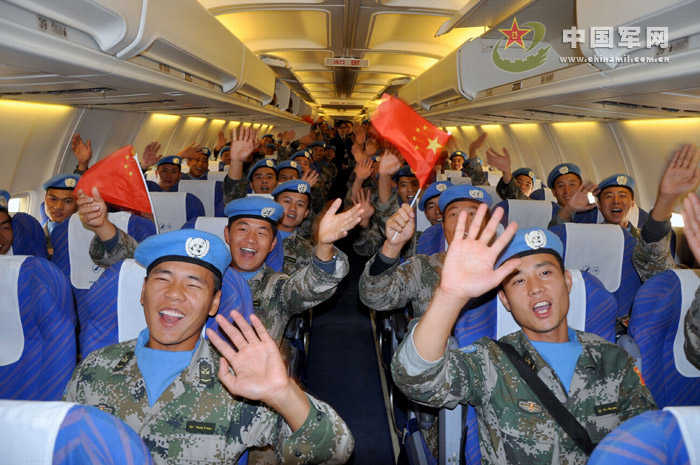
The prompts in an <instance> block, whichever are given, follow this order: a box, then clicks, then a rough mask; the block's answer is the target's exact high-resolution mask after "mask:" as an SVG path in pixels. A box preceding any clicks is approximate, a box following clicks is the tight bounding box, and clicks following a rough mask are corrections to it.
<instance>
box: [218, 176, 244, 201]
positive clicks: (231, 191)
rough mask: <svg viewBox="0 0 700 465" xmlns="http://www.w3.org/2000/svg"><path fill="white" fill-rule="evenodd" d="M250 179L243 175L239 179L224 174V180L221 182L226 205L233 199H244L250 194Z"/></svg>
mask: <svg viewBox="0 0 700 465" xmlns="http://www.w3.org/2000/svg"><path fill="white" fill-rule="evenodd" d="M248 184H249V182H248V179H247V178H246V177H245V175H243V177H242V178H241V179H239V180H237V181H235V180H233V179H231V178H230V177H228V175H226V176H224V181H223V182H222V183H221V189H222V191H223V199H224V205H228V203H229V202H230V201H231V200H236V199H242V198H244V197H246V196H247V195H248Z"/></svg>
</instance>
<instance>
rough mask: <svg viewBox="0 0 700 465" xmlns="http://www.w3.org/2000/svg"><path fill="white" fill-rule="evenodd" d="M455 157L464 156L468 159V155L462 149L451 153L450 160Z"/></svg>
mask: <svg viewBox="0 0 700 465" xmlns="http://www.w3.org/2000/svg"><path fill="white" fill-rule="evenodd" d="M454 157H462V158H464V159H465V160H466V159H467V155H466V154H465V153H464V152H462V151H461V150H457V151H456V152H452V153H451V154H450V160H452V159H453V158H454Z"/></svg>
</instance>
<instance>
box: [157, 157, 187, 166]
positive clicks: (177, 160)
mask: <svg viewBox="0 0 700 465" xmlns="http://www.w3.org/2000/svg"><path fill="white" fill-rule="evenodd" d="M166 163H167V164H170V165H177V166H180V165H181V164H182V158H180V157H179V156H177V155H170V156H167V157H163V158H161V159H160V160H158V161H157V162H156V166H160V165H165V164H166Z"/></svg>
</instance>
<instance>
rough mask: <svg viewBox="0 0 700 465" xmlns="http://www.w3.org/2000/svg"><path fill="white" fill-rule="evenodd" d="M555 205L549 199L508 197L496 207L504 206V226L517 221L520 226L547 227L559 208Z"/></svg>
mask: <svg viewBox="0 0 700 465" xmlns="http://www.w3.org/2000/svg"><path fill="white" fill-rule="evenodd" d="M555 205H556V204H555V203H553V202H549V201H547V200H513V199H506V200H502V201H500V202H498V203H497V204H496V207H501V208H503V218H501V224H502V225H503V227H504V228H505V227H506V226H508V223H510V222H512V221H516V222H517V223H518V227H519V228H536V227H538V228H545V229H546V228H547V226H549V222H550V221H551V220H552V217H553V216H554V215H555V214H556V211H557V210H558V209H556V210H555V208H554V207H555Z"/></svg>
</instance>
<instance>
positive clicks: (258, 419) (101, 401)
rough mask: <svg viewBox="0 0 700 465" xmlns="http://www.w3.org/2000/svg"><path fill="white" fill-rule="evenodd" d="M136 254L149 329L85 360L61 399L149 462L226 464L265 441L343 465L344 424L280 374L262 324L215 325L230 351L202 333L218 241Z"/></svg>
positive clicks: (348, 441)
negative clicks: (90, 408)
mask: <svg viewBox="0 0 700 465" xmlns="http://www.w3.org/2000/svg"><path fill="white" fill-rule="evenodd" d="M135 257H136V260H137V261H138V262H139V263H140V264H142V265H143V266H144V267H146V268H147V276H146V279H145V281H144V286H143V291H142V297H141V299H142V303H143V305H144V312H145V316H146V322H147V325H148V328H147V329H145V330H143V332H142V333H141V334H140V335H139V338H138V339H137V340H132V341H128V342H123V343H119V344H115V345H112V346H108V347H105V348H104V349H100V350H97V351H94V352H92V353H91V354H90V355H89V356H88V357H86V359H85V360H83V361H82V362H81V364H80V365H79V366H78V367H77V368H76V370H75V372H74V373H73V377H72V379H71V381H70V383H69V385H68V388H67V391H66V395H65V400H67V401H70V402H78V403H81V404H85V405H94V406H97V407H99V408H100V409H101V410H103V411H107V412H109V413H111V414H113V415H115V416H117V417H119V418H121V419H122V420H124V421H125V422H126V423H127V424H128V425H129V426H130V427H131V428H133V429H134V430H135V431H136V432H137V433H138V434H139V436H141V438H142V439H143V440H144V442H145V444H146V445H147V447H148V448H149V450H150V452H151V455H152V456H153V459H154V462H155V463H156V464H177V463H193V462H195V461H196V462H197V463H235V462H236V461H237V460H238V458H239V457H240V456H241V454H242V453H243V452H244V451H245V450H246V449H248V448H251V447H252V448H255V447H262V446H265V445H268V444H269V445H272V446H274V448H275V451H276V455H277V459H278V461H282V462H284V463H309V462H314V463H319V462H326V463H344V462H345V461H346V460H347V459H348V458H349V456H350V454H351V453H352V449H353V439H352V436H351V434H350V432H349V430H348V427H347V425H346V424H345V423H344V422H343V421H342V419H341V418H340V417H339V416H338V414H337V413H336V412H335V411H333V409H331V408H330V407H329V406H328V405H327V404H325V403H323V402H321V401H318V400H316V399H314V398H313V397H311V396H308V395H306V394H304V393H303V392H302V391H301V390H300V389H299V387H298V386H297V385H296V383H294V382H293V381H292V380H291V379H289V378H288V377H287V376H286V374H285V371H284V365H283V363H282V359H281V358H280V356H279V353H278V352H277V351H276V348H275V344H274V341H272V340H271V339H270V337H269V335H268V334H267V332H266V331H265V328H264V327H263V326H262V324H261V323H260V321H259V320H257V319H256V318H255V317H254V316H252V317H251V322H252V324H253V327H254V328H255V331H256V332H257V335H256V334H255V333H254V332H253V327H251V326H250V325H248V323H247V322H246V321H245V319H243V317H241V315H240V314H238V313H237V312H232V316H233V318H234V321H235V322H236V324H237V325H238V327H239V328H240V329H235V328H234V327H233V326H232V325H231V324H230V323H228V321H227V320H226V319H225V318H223V317H221V316H218V317H217V318H218V322H219V324H220V325H221V327H222V329H223V330H224V331H225V332H226V334H227V335H228V336H229V337H230V338H231V341H232V342H233V343H234V344H235V346H236V348H237V351H234V350H233V348H232V347H231V346H230V345H229V344H228V343H227V342H224V341H223V340H222V339H221V338H220V337H219V336H217V335H216V333H215V332H213V331H212V330H208V332H207V334H208V336H209V338H210V341H207V340H205V339H203V338H202V337H201V331H202V328H203V327H204V323H205V321H206V319H207V316H208V315H213V314H215V313H216V312H217V310H218V305H219V298H220V296H221V292H220V290H219V289H220V285H221V279H222V276H223V273H224V271H225V270H226V268H227V267H228V250H227V248H226V245H225V244H224V243H223V242H222V241H221V240H220V239H219V238H218V237H216V236H214V235H212V234H208V233H205V232H202V231H196V230H180V231H173V232H169V233H166V234H162V235H159V236H152V237H151V238H149V239H147V240H145V241H144V242H143V243H142V244H141V245H140V246H139V248H138V249H137V250H136V255H135ZM212 346H214V347H212ZM216 351H218V352H219V353H216ZM219 354H220V355H219ZM220 356H223V357H221V358H220ZM231 370H233V371H231ZM234 372H235V374H234ZM217 373H218V378H217V376H216V374H217ZM248 399H251V400H248Z"/></svg>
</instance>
